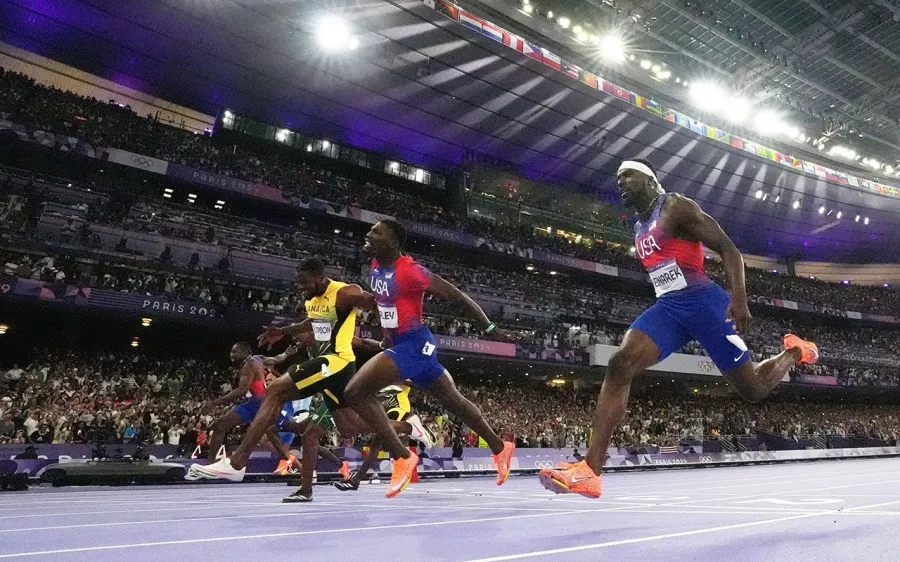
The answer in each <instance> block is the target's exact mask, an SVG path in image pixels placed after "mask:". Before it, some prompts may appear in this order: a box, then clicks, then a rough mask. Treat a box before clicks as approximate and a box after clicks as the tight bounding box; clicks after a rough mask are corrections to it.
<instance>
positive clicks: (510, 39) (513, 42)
mask: <svg viewBox="0 0 900 562" xmlns="http://www.w3.org/2000/svg"><path fill="white" fill-rule="evenodd" d="M503 44H504V45H506V46H507V47H511V48H513V49H515V50H517V51H519V52H520V53H521V52H522V49H524V48H525V40H524V39H522V38H521V37H519V36H518V35H514V34H512V33H510V32H509V31H506V30H505V29H504V30H503Z"/></svg>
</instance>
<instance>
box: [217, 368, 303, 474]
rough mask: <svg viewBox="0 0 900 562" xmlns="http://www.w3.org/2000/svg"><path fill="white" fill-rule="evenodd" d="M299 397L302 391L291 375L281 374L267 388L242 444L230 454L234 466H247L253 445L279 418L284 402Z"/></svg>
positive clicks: (237, 468) (240, 467) (237, 467)
mask: <svg viewBox="0 0 900 562" xmlns="http://www.w3.org/2000/svg"><path fill="white" fill-rule="evenodd" d="M297 398H300V391H299V390H297V387H296V386H295V385H294V381H293V380H292V379H291V376H290V375H281V376H280V377H278V378H277V379H276V380H275V382H274V383H272V384H271V385H270V386H269V387H268V388H267V389H266V394H265V396H264V398H263V402H262V405H260V407H259V412H257V414H256V417H255V418H253V421H252V422H251V423H250V426H249V427H248V428H247V431H246V432H245V433H244V438H243V439H242V440H241V444H240V445H239V446H238V448H237V449H235V450H234V452H232V453H231V455H230V456H229V460H230V461H231V467H232V468H234V469H235V470H240V469H242V468H244V467H245V466H247V460H248V459H249V458H250V453H251V452H252V451H253V447H254V446H255V445H256V444H257V443H259V440H260V438H262V436H263V434H265V433H266V431H267V430H268V429H269V428H270V427H271V426H272V425H273V424H274V423H275V421H276V420H277V419H278V413H279V412H281V409H282V407H284V403H285V402H289V401H291V400H296V399H297Z"/></svg>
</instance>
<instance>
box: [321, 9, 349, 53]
mask: <svg viewBox="0 0 900 562" xmlns="http://www.w3.org/2000/svg"><path fill="white" fill-rule="evenodd" d="M316 40H317V41H318V42H319V46H320V47H322V48H323V49H325V50H326V51H339V50H342V49H348V48H349V49H353V48H355V47H356V46H357V45H358V44H359V41H358V40H357V39H356V38H355V37H353V35H352V34H351V33H350V28H348V27H347V24H346V22H344V20H342V19H341V18H339V17H337V16H334V15H329V16H326V17H325V18H323V19H322V20H321V21H320V22H319V28H318V29H317V30H316Z"/></svg>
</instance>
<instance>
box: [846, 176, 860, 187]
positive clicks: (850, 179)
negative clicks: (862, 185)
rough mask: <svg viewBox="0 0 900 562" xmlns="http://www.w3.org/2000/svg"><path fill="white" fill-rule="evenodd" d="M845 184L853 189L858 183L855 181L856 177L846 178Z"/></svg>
mask: <svg viewBox="0 0 900 562" xmlns="http://www.w3.org/2000/svg"><path fill="white" fill-rule="evenodd" d="M847 182H848V183H849V184H850V185H852V186H853V187H859V182H858V181H857V180H856V176H847Z"/></svg>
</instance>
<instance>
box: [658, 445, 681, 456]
mask: <svg viewBox="0 0 900 562" xmlns="http://www.w3.org/2000/svg"><path fill="white" fill-rule="evenodd" d="M659 452H660V453H662V454H664V455H674V454H675V453H677V452H678V447H670V446H668V445H663V446H662V447H660V448H659Z"/></svg>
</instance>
